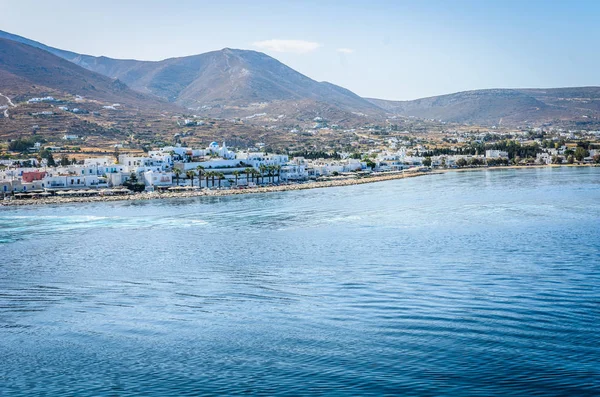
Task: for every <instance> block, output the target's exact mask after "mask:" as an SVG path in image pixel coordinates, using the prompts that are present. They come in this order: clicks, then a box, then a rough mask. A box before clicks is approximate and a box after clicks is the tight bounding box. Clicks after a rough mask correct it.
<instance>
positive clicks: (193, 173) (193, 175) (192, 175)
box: [185, 170, 196, 187]
mask: <svg viewBox="0 0 600 397" xmlns="http://www.w3.org/2000/svg"><path fill="white" fill-rule="evenodd" d="M185 176H187V177H188V179H189V180H190V181H191V182H192V187H194V177H195V176H196V173H195V172H194V171H192V170H189V171H188V172H186V173H185Z"/></svg>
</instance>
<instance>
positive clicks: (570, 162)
mask: <svg viewBox="0 0 600 397" xmlns="http://www.w3.org/2000/svg"><path fill="white" fill-rule="evenodd" d="M574 162H575V157H573V155H572V154H570V155H569V157H567V163H568V164H573V163H574Z"/></svg>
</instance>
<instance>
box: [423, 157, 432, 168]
mask: <svg viewBox="0 0 600 397" xmlns="http://www.w3.org/2000/svg"><path fill="white" fill-rule="evenodd" d="M423 165H424V166H425V167H431V157H425V158H424V159H423Z"/></svg>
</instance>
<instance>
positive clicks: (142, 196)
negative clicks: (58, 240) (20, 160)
mask: <svg viewBox="0 0 600 397" xmlns="http://www.w3.org/2000/svg"><path fill="white" fill-rule="evenodd" d="M435 173H436V172H431V171H428V172H421V171H405V172H390V173H382V174H374V175H368V176H360V177H357V176H350V177H348V176H342V177H338V178H331V179H328V180H324V181H316V182H306V183H292V184H287V185H276V186H257V187H252V188H246V189H236V188H232V189H221V190H217V189H201V190H188V191H183V192H174V191H168V192H152V193H136V194H127V195H113V196H106V195H105V196H90V197H64V196H51V197H41V198H30V199H21V200H16V199H9V200H3V201H0V206H15V205H40V204H42V205H48V204H66V203H91V202H110V201H124V200H154V199H169V198H190V197H202V196H211V197H213V196H231V195H236V194H257V193H274V192H284V191H290V190H305V189H318V188H325V187H339V186H349V185H360V184H363V183H374V182H383V181H389V180H393V179H403V178H413V177H417V176H423V175H431V174H435Z"/></svg>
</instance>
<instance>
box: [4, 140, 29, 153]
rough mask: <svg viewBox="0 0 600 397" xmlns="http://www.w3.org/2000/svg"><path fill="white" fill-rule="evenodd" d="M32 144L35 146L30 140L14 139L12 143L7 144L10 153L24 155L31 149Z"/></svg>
mask: <svg viewBox="0 0 600 397" xmlns="http://www.w3.org/2000/svg"><path fill="white" fill-rule="evenodd" d="M34 144H35V142H34V141H33V140H32V139H27V138H22V139H15V140H14V141H11V142H10V143H9V144H8V150H10V151H11V152H21V153H25V152H27V151H28V150H29V149H30V148H31V147H33V145H34Z"/></svg>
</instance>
